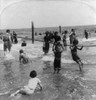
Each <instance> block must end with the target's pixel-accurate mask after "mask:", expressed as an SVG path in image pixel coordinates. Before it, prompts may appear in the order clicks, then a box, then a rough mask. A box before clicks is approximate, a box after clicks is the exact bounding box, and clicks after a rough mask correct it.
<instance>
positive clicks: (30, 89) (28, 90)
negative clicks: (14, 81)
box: [11, 70, 42, 97]
mask: <svg viewBox="0 0 96 100" xmlns="http://www.w3.org/2000/svg"><path fill="white" fill-rule="evenodd" d="M30 77H31V78H30V79H29V82H28V85H26V86H24V87H23V88H21V89H20V90H17V91H16V92H15V93H13V94H11V97H12V96H13V97H14V96H16V95H18V94H22V95H31V94H33V93H34V92H35V91H36V90H37V91H38V90H42V86H41V81H40V79H39V78H37V73H36V71H35V70H33V71H31V72H30Z"/></svg>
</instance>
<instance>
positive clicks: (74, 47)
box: [71, 39, 83, 72]
mask: <svg viewBox="0 0 96 100" xmlns="http://www.w3.org/2000/svg"><path fill="white" fill-rule="evenodd" d="M77 45H78V40H77V39H75V40H74V41H73V45H72V46H71V54H72V59H73V60H74V61H75V62H76V63H78V64H79V69H80V72H81V71H82V67H83V63H82V62H81V59H80V58H79V56H78V55H77V50H82V48H83V46H81V48H78V46H77Z"/></svg>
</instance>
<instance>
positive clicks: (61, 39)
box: [2, 29, 88, 96]
mask: <svg viewBox="0 0 96 100" xmlns="http://www.w3.org/2000/svg"><path fill="white" fill-rule="evenodd" d="M67 33H68V31H67V30H65V31H64V32H63V33H62V36H60V34H59V32H57V31H56V32H54V33H53V34H50V32H49V31H46V32H45V36H44V42H43V52H44V54H45V55H47V53H48V52H49V48H50V43H51V44H52V51H53V53H54V63H53V66H54V73H59V72H60V70H61V57H62V52H63V51H64V50H67V46H69V47H70V51H71V55H72V59H73V60H74V61H75V62H76V63H77V64H78V65H79V70H80V72H82V71H83V63H82V61H81V59H80V57H79V56H78V54H77V50H82V48H83V46H81V47H79V46H78V44H79V41H78V39H77V38H76V32H75V29H71V32H70V35H69V41H70V45H68V44H67V40H66V39H67ZM87 38H88V37H87ZM2 40H3V47H4V55H5V54H6V52H7V49H8V51H9V52H10V51H11V47H12V43H18V40H17V34H16V33H15V31H13V34H11V33H10V30H6V34H4V35H3V37H2ZM26 45H27V43H26V41H25V40H24V41H23V42H22V44H21V47H25V46H26ZM19 62H20V63H23V64H26V63H28V58H27V57H26V53H25V51H24V50H23V49H20V50H19ZM29 76H30V79H29V81H28V85H27V86H24V87H22V88H20V89H19V90H17V91H16V92H15V93H13V94H11V96H16V95H17V94H28V95H29V94H33V93H34V91H35V90H36V89H37V90H38V89H39V90H42V85H41V81H40V80H39V79H38V78H37V77H36V76H37V72H36V71H35V70H33V71H31V72H30V74H29Z"/></svg>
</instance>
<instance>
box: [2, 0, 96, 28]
mask: <svg viewBox="0 0 96 100" xmlns="http://www.w3.org/2000/svg"><path fill="white" fill-rule="evenodd" d="M0 4H1V6H0V29H8V28H9V29H10V28H11V29H12V28H13V29H14V28H15V29H16V28H30V27H31V22H32V21H33V22H34V26H35V27H55V26H59V25H61V26H76V25H93V24H96V0H0Z"/></svg>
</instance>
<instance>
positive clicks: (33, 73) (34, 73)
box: [30, 70, 37, 78]
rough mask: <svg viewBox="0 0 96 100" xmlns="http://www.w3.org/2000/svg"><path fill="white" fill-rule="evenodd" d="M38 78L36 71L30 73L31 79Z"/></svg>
mask: <svg viewBox="0 0 96 100" xmlns="http://www.w3.org/2000/svg"><path fill="white" fill-rule="evenodd" d="M36 76H37V72H36V71H35V70H33V71H31V72H30V77H31V78H35V77H36Z"/></svg>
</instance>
